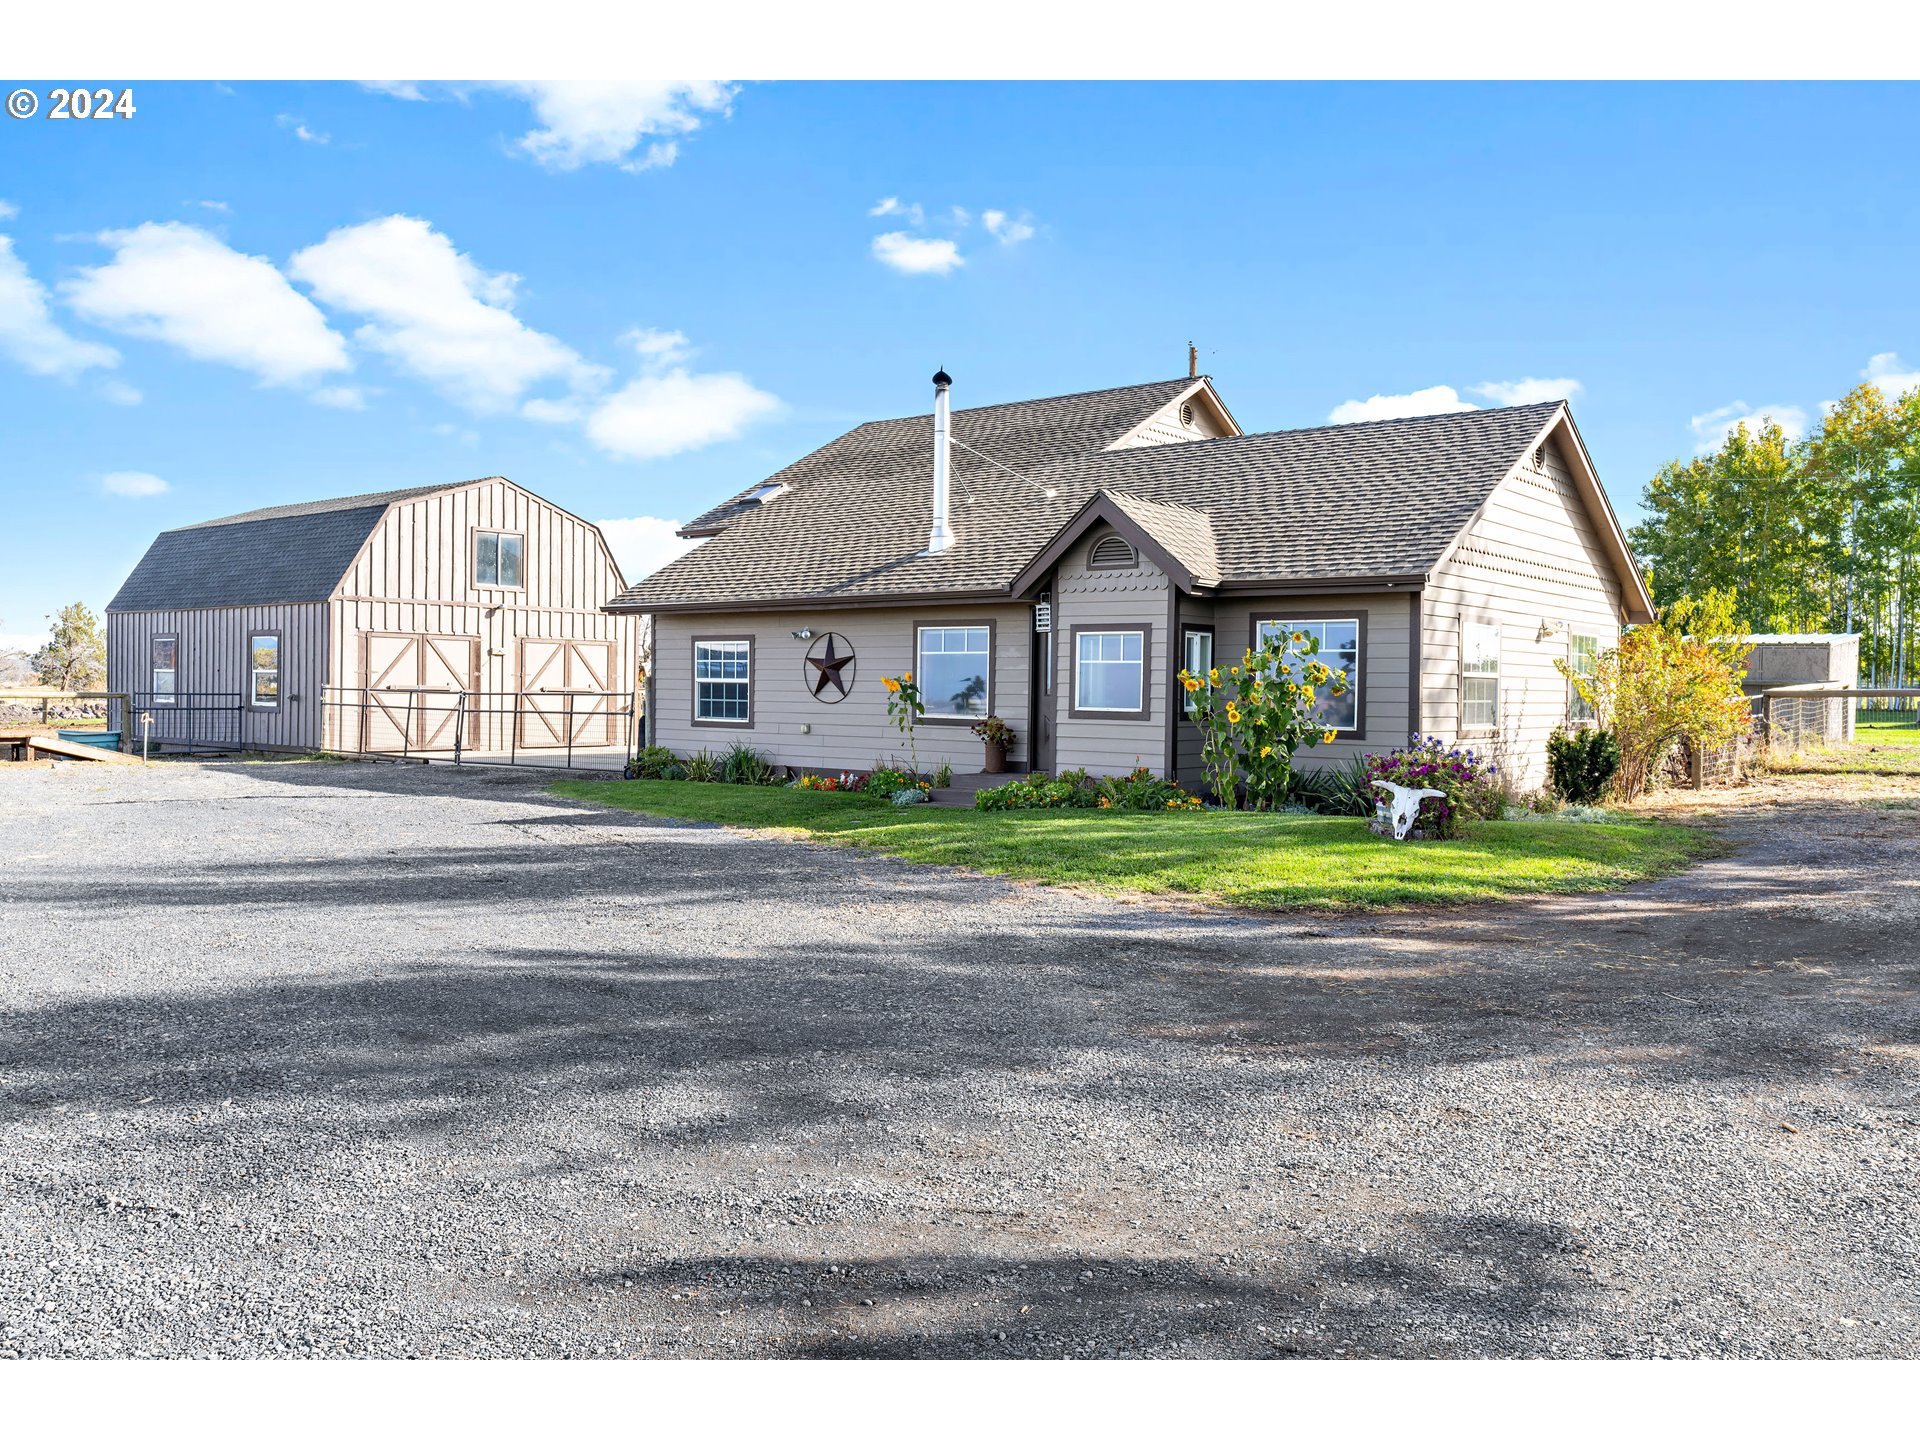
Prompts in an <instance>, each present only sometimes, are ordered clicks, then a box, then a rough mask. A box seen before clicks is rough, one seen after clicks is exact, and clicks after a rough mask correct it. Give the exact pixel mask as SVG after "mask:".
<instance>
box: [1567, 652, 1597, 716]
mask: <svg viewBox="0 0 1920 1440" xmlns="http://www.w3.org/2000/svg"><path fill="white" fill-rule="evenodd" d="M1582 640H1585V641H1586V642H1587V643H1588V644H1590V645H1592V646H1593V650H1592V652H1591V653H1590V654H1589V655H1588V656H1587V657H1586V658H1587V664H1586V666H1585V668H1584V669H1583V668H1582V667H1581V664H1580V659H1581V656H1580V651H1579V649H1578V646H1579V644H1580V642H1581V641H1582ZM1599 664H1600V637H1599V636H1598V635H1580V634H1574V635H1569V636H1568V637H1567V668H1568V669H1569V670H1571V671H1573V673H1574V674H1575V675H1578V676H1579V677H1580V678H1581V679H1583V680H1590V679H1592V678H1593V673H1594V671H1595V670H1596V669H1597V668H1598V667H1599ZM1599 719H1600V717H1599V715H1597V714H1596V713H1595V712H1594V708H1593V707H1592V706H1591V705H1589V704H1588V703H1587V702H1586V701H1585V700H1582V699H1581V698H1580V692H1579V691H1578V690H1576V689H1575V688H1574V686H1573V682H1572V681H1571V680H1569V681H1568V682H1567V723H1568V724H1569V725H1593V724H1597V723H1598V722H1599Z"/></svg>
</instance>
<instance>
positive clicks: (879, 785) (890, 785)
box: [859, 765, 933, 800]
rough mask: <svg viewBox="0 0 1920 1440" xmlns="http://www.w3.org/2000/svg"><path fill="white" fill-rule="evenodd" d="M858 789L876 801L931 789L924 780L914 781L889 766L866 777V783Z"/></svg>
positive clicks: (903, 772)
mask: <svg viewBox="0 0 1920 1440" xmlns="http://www.w3.org/2000/svg"><path fill="white" fill-rule="evenodd" d="M859 788H860V789H862V790H864V791H865V792H866V793H867V794H869V795H872V796H874V797H875V798H877V799H881V800H891V799H892V798H893V797H894V796H895V795H898V794H899V793H900V792H901V791H902V790H921V791H925V790H930V789H932V788H933V787H932V786H930V785H929V784H928V783H927V782H926V781H924V780H916V779H915V778H914V777H913V776H911V775H909V774H908V773H907V772H906V771H904V770H896V769H894V768H893V767H892V766H890V765H882V766H881V767H880V768H878V769H877V770H875V771H874V772H873V773H872V774H871V775H869V776H867V778H866V783H865V784H863V785H862V786H860V787H859Z"/></svg>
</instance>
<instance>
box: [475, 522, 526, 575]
mask: <svg viewBox="0 0 1920 1440" xmlns="http://www.w3.org/2000/svg"><path fill="white" fill-rule="evenodd" d="M526 543H527V542H526V538H525V537H524V536H521V535H515V534H513V533H512V532H511V531H507V530H476V531H475V532H474V536H473V583H474V584H476V585H492V586H497V587H499V588H501V589H505V590H517V589H519V588H520V586H521V584H522V583H523V582H522V580H521V576H522V574H524V573H525V572H524V570H523V568H522V565H521V561H522V558H523V557H524V555H525V547H526Z"/></svg>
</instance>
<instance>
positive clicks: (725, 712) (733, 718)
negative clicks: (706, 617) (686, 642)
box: [693, 636, 753, 725]
mask: <svg viewBox="0 0 1920 1440" xmlns="http://www.w3.org/2000/svg"><path fill="white" fill-rule="evenodd" d="M693 718H694V721H695V723H698V724H706V725H751V724H752V723H753V642H752V641H751V640H749V639H746V638H745V637H744V636H742V637H736V638H731V639H708V640H695V641H694V642H693Z"/></svg>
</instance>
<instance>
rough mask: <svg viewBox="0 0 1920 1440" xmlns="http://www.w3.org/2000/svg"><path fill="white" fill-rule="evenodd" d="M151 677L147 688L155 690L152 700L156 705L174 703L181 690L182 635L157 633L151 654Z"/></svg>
mask: <svg viewBox="0 0 1920 1440" xmlns="http://www.w3.org/2000/svg"><path fill="white" fill-rule="evenodd" d="M149 667H150V670H151V679H150V680H149V682H148V686H147V688H148V689H149V690H151V691H152V692H153V694H152V700H153V703H154V704H156V705H172V704H174V703H175V701H176V699H177V696H178V692H179V681H180V637H179V636H178V635H156V636H154V637H153V646H152V650H151V652H150V654H149Z"/></svg>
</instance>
